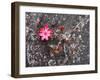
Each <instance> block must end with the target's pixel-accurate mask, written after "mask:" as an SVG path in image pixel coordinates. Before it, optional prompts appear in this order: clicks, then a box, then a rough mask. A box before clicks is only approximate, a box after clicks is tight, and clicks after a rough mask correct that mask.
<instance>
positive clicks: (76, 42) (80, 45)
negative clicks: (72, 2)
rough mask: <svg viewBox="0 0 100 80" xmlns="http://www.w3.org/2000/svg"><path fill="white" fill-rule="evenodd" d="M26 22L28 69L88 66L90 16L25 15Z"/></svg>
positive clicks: (29, 13) (28, 13) (31, 13)
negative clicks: (44, 33)
mask: <svg viewBox="0 0 100 80" xmlns="http://www.w3.org/2000/svg"><path fill="white" fill-rule="evenodd" d="M25 20H26V23H25V24H26V67H34V66H59V65H80V64H89V58H90V57H89V23H90V17H89V15H74V14H51V13H34V12H26V17H25ZM45 24H46V26H47V27H45ZM44 28H45V29H47V30H48V31H47V32H48V35H47V36H46V35H45V36H41V35H39V34H40V33H41V31H42V33H43V29H44ZM50 30H51V33H50ZM44 31H45V30H44Z"/></svg>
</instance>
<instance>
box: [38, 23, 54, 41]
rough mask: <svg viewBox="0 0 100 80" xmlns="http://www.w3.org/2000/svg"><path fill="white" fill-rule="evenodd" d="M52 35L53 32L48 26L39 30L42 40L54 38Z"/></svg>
mask: <svg viewBox="0 0 100 80" xmlns="http://www.w3.org/2000/svg"><path fill="white" fill-rule="evenodd" d="M52 33H53V31H52V30H51V29H49V27H48V24H45V26H44V27H42V28H40V30H39V36H40V37H41V40H49V38H50V37H51V36H52Z"/></svg>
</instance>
